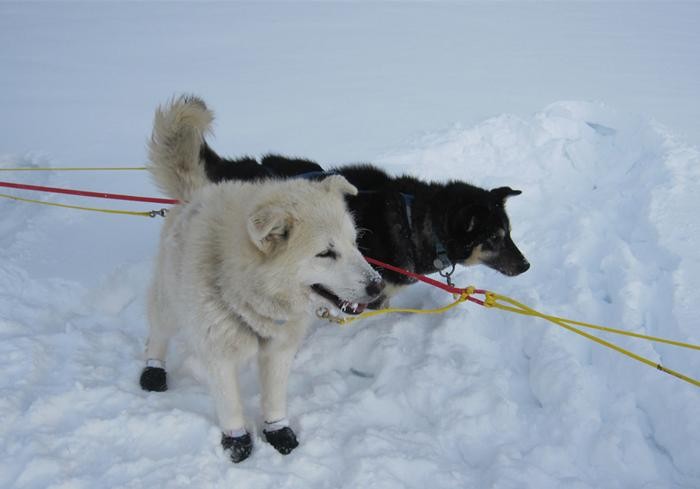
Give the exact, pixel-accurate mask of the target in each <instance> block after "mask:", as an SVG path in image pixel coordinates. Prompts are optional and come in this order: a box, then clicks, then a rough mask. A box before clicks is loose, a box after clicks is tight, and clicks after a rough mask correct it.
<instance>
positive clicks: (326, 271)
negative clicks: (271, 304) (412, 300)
mask: <svg viewBox="0 0 700 489" xmlns="http://www.w3.org/2000/svg"><path fill="white" fill-rule="evenodd" d="M282 186H283V188H282V190H283V192H284V193H281V194H280V193H277V194H276V195H274V196H273V198H271V199H267V200H266V201H263V202H262V203H261V204H259V205H258V206H257V207H256V208H255V209H254V210H253V212H252V213H251V214H250V216H249V217H248V233H249V235H250V238H251V240H252V241H253V243H254V244H255V246H256V247H257V248H258V250H259V251H260V253H262V254H263V255H264V256H265V260H264V267H265V268H266V269H267V270H266V273H271V272H273V273H275V275H277V277H278V280H281V281H284V283H285V284H286V285H287V286H288V287H290V288H299V287H301V288H302V289H304V292H305V295H306V296H307V297H309V299H312V300H313V299H314V298H321V299H324V300H325V301H329V302H330V303H331V304H333V306H335V307H337V308H339V309H340V310H342V311H343V312H346V313H350V314H359V313H360V312H362V311H363V310H364V308H365V307H366V305H367V304H368V303H370V302H372V301H373V300H375V299H376V298H377V297H378V296H379V295H380V293H381V292H382V289H383V288H384V282H383V281H382V279H381V276H380V275H379V274H378V273H377V272H376V271H375V270H374V269H372V267H371V266H370V265H369V264H368V263H367V262H366V261H365V259H364V258H363V256H362V254H361V253H360V251H359V250H358V249H357V243H356V238H357V235H356V231H355V226H354V223H353V221H352V217H351V216H350V214H349V212H348V210H347V207H346V204H345V196H346V195H357V189H356V188H355V187H354V186H352V185H351V184H350V183H349V182H348V181H347V180H346V179H345V178H343V177H342V176H339V175H332V176H329V177H327V178H325V179H324V180H321V181H307V180H293V181H286V182H283V183H282Z"/></svg>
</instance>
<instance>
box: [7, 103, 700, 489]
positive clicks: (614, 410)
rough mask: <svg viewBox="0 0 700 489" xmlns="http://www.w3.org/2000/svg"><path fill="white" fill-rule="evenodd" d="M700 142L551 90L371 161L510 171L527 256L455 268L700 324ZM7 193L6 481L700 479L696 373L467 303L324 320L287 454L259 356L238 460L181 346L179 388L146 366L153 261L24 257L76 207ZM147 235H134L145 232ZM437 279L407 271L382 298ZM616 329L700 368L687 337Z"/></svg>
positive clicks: (620, 483) (568, 312)
mask: <svg viewBox="0 0 700 489" xmlns="http://www.w3.org/2000/svg"><path fill="white" fill-rule="evenodd" d="M699 160H700V155H699V153H698V151H697V149H696V148H693V147H688V146H685V145H684V144H683V143H682V142H679V141H677V140H675V139H674V137H673V136H672V135H669V134H668V133H667V132H666V131H665V130H664V128H662V127H659V126H657V125H656V124H654V123H651V122H649V121H648V120H645V119H643V118H641V117H637V116H634V115H630V114H621V113H619V112H616V111H615V110H614V109H612V108H609V107H605V106H602V105H600V104H593V103H586V102H559V103H555V104H552V105H550V106H549V107H547V108H545V109H544V110H543V111H542V112H540V113H538V114H535V115H534V116H532V117H528V118H523V117H514V116H511V115H503V116H499V117H495V118H493V119H489V120H487V121H485V122H483V123H481V124H479V125H477V126H475V127H469V128H463V127H454V128H451V129H449V130H447V131H443V132H440V133H437V134H429V135H425V136H424V137H421V138H419V139H418V140H416V141H413V142H411V143H410V144H406V145H405V146H404V147H403V148H401V149H400V150H397V151H395V152H392V153H390V154H386V155H384V156H382V158H381V159H380V160H379V162H380V163H381V165H382V166H384V167H386V168H388V169H389V170H390V171H393V172H397V173H399V172H410V173H412V174H415V175H418V176H421V177H424V178H427V179H434V180H441V181H444V180H448V179H466V180H469V181H471V182H473V183H475V184H477V185H481V186H485V187H489V186H493V187H495V186H502V185H510V186H512V187H513V188H518V189H521V190H523V195H522V196H519V197H517V198H513V199H512V200H510V201H509V214H510V216H511V222H512V226H513V236H514V239H515V241H516V242H517V243H518V244H519V246H520V248H521V250H523V252H524V253H525V255H526V256H527V257H528V259H529V260H530V262H531V263H532V268H531V269H530V271H528V272H527V273H526V274H524V275H522V276H520V277H516V278H506V277H503V276H501V275H498V274H497V273H496V272H493V271H490V270H487V269H484V268H470V269H460V270H459V271H458V273H457V275H456V281H457V283H458V284H460V285H467V284H474V285H477V286H480V287H484V288H488V289H492V290H495V291H498V292H500V293H503V294H506V295H509V296H512V297H514V298H516V299H519V300H521V301H523V302H524V303H526V304H528V305H530V306H532V307H534V308H536V309H539V310H542V311H543V312H548V313H551V314H556V315H561V316H565V317H570V318H573V319H580V320H585V321H589V322H594V323H598V324H606V325H610V326H615V327H622V328H626V329H629V330H632V331H636V332H641V333H645V334H651V335H658V336H663V337H670V338H674V339H678V340H681V341H690V342H694V343H700V335H699V334H698V333H697V331H696V330H695V328H693V327H692V325H693V320H694V319H695V318H697V317H698V314H699V313H700V310H699V309H700V307H699V306H698V305H697V304H698V301H697V290H700V282H699V281H700V279H699V278H698V277H700V255H699V254H698V252H697V248H696V246H695V243H697V240H698V239H699V238H700V228H699V227H698V224H697V220H696V219H694V213H695V209H696V208H697V204H698V198H697V196H696V195H695V194H696V189H697V188H698V183H699V181H700V164H699V163H700V161H699ZM134 178H136V177H134ZM0 210H2V212H3V216H4V217H5V216H6V218H5V219H3V224H2V225H3V226H4V228H3V229H4V232H3V233H2V234H1V235H0V239H1V240H2V244H3V246H2V247H1V248H0V258H1V260H2V261H0V263H1V264H0V371H2V375H1V376H0V389H1V391H2V395H0V417H1V418H2V419H3V423H2V426H1V427H0V440H1V441H0V487H13V488H17V489H25V488H27V489H28V488H41V489H44V488H49V487H55V488H58V487H66V488H67V487H71V488H82V487H85V488H89V487H133V488H137V487H147V486H153V487H231V486H234V485H235V486H238V485H240V484H241V483H242V482H241V481H245V483H244V485H245V487H248V488H266V487H271V486H275V487H290V488H291V487H300V488H321V487H333V488H336V487H347V488H351V487H369V486H373V487H416V488H423V487H425V486H431V487H440V488H443V487H444V488H452V487H479V488H482V487H500V488H524V487H531V488H538V489H542V488H561V487H567V488H580V489H584V488H600V487H606V488H628V487H645V488H668V487H688V488H691V487H698V486H700V468H698V465H697V460H698V459H699V458H700V446H698V444H697V443H696V440H697V439H699V438H700V420H699V418H698V417H697V415H696V413H697V409H698V405H699V404H700V391H698V390H697V389H696V388H695V387H692V386H690V385H688V384H685V383H683V382H681V381H679V380H677V379H674V378H672V377H670V376H667V375H665V374H663V373H660V372H658V371H656V370H654V369H651V368H649V367H647V366H645V365H642V364H639V363H636V362H633V361H631V360H629V359H628V358H626V357H623V356H621V355H618V354H617V353H615V352H612V351H609V350H606V349H604V348H602V347H600V346H598V345H595V344H593V343H592V342H588V341H586V340H585V339H583V338H580V337H578V336H575V335H573V334H571V333H569V332H566V331H563V330H560V329H558V328H556V327H555V326H552V325H549V324H547V323H540V322H538V320H536V319H532V318H526V317H521V316H515V315H509V314H507V313H503V312H500V311H494V310H487V309H482V308H478V307H477V306H472V305H465V306H463V307H461V308H460V309H457V310H452V311H450V312H448V313H447V314H445V315H441V316H429V317H417V316H383V317H381V318H377V319H373V320H366V321H362V322H359V323H355V324H354V325H352V326H349V327H346V328H337V327H335V326H331V325H328V324H325V323H318V324H316V325H315V326H314V328H313V330H312V332H311V334H310V335H309V337H308V338H307V340H306V342H305V343H304V345H303V347H302V348H301V350H300V352H299V355H298V357H297V359H296V362H295V366H294V369H293V372H292V377H291V380H290V392H289V407H290V417H291V419H292V424H293V426H294V427H295V428H296V430H297V431H298V434H299V437H300V441H301V445H300V447H299V448H298V449H297V450H296V451H294V452H293V453H292V454H291V455H289V456H287V457H282V456H280V455H279V454H277V453H276V452H275V451H274V450H273V449H272V448H271V447H270V446H268V445H266V444H264V443H263V441H262V439H261V437H260V434H259V431H258V428H257V427H258V426H259V424H260V422H261V420H260V417H259V409H258V404H259V400H260V395H259V391H258V387H257V382H256V380H255V374H256V372H255V369H254V367H252V366H251V368H250V369H249V370H248V371H246V372H245V374H244V378H243V382H242V384H243V392H244V393H245V394H246V396H245V397H246V408H247V412H248V413H249V419H250V420H251V426H250V428H251V429H252V430H254V432H255V442H256V448H255V452H254V453H253V455H252V457H251V458H250V459H249V460H247V461H245V462H244V463H243V464H241V465H238V466H234V465H232V464H231V463H230V462H229V461H228V460H227V459H226V457H225V455H224V454H223V453H222V451H221V450H220V448H219V432H218V429H217V427H216V424H215V416H214V411H213V406H212V403H211V400H210V399H209V397H208V394H207V392H206V389H205V388H204V387H203V386H201V385H200V384H198V383H197V382H196V381H195V380H194V378H193V377H192V375H190V374H189V373H188V370H187V368H186V361H185V358H184V356H183V354H182V353H181V352H180V351H179V350H178V349H177V348H176V349H175V351H174V352H173V355H172V358H170V359H169V362H170V374H171V379H172V382H171V390H170V391H168V392H167V393H145V392H142V391H141V390H140V389H139V387H138V382H137V379H138V375H139V371H140V369H141V366H142V363H141V362H142V361H141V351H142V344H143V341H144V339H145V335H146V325H145V316H144V313H143V308H144V301H143V296H144V293H145V290H146V288H147V284H148V277H149V275H150V267H151V263H150V260H143V259H133V258H132V257H131V255H130V254H129V253H127V252H126V251H123V250H119V249H117V250H111V251H110V254H109V256H107V257H104V259H103V265H104V266H106V267H107V270H106V273H105V274H104V275H103V277H102V279H101V282H100V283H98V284H94V283H92V282H91V281H89V280H80V279H78V280H67V279H55V278H53V279H50V280H48V279H44V278H37V277H36V276H35V275H37V273H36V272H34V271H33V269H32V268H31V267H29V266H28V265H26V263H27V261H26V260H21V259H18V258H17V257H16V253H17V252H18V250H19V249H22V250H24V251H23V252H24V253H29V254H31V253H37V254H39V253H40V254H48V255H50V254H52V253H60V251H61V249H60V248H59V249H55V248H54V247H53V246H52V245H51V244H49V243H50V241H47V238H49V237H50V236H49V233H51V232H52V231H54V230H53V229H51V228H48V229H46V228H39V229H36V228H34V227H33V226H34V225H35V222H36V221H37V220H39V219H44V218H43V217H42V216H41V215H40V214H37V215H33V214H31V213H32V212H39V213H43V212H55V213H56V214H52V216H53V215H56V216H64V215H65V214H64V212H67V211H53V210H52V211H43V210H42V211H35V210H33V208H32V209H30V208H29V207H27V208H22V207H20V206H19V205H18V204H16V203H9V202H0ZM88 222H90V221H88ZM76 225H78V226H83V225H84V223H82V222H78V223H76ZM66 226H67V227H68V229H67V230H66V232H68V231H69V230H70V223H68V224H66ZM109 229H110V228H109V227H107V226H104V227H103V231H104V232H105V233H107V238H112V239H114V240H115V241H116V240H117V239H119V238H120V234H119V232H120V231H121V228H118V229H119V231H111V232H112V234H111V235H110V234H109V233H110V231H109ZM30 230H31V231H32V232H33V233H35V235H34V236H33V237H32V238H31V239H27V238H26V236H25V234H26V233H28V232H29V231H30ZM42 238H43V239H42ZM155 243H156V237H155V235H154V233H150V234H145V235H144V239H143V243H141V246H143V247H144V248H145V247H151V249H149V250H152V249H154V248H155ZM88 245H89V243H88ZM73 264H74V265H76V266H80V263H79V262H75V263H73ZM39 275H40V274H39ZM449 300H450V297H449V296H446V295H445V294H444V293H442V292H441V291H438V290H434V289H431V288H429V287H427V286H424V285H416V286H413V287H411V288H409V289H408V290H407V291H406V292H405V293H404V294H403V295H401V296H400V297H398V298H397V301H396V302H397V303H398V304H410V305H412V306H415V307H430V306H435V305H438V304H444V303H446V302H447V301H449ZM609 339H611V340H614V341H616V342H617V343H619V344H620V345H622V346H624V347H625V348H629V349H632V350H634V351H635V352H638V353H639V354H642V355H644V356H647V357H649V358H650V359H652V360H653V361H655V362H661V363H664V364H666V365H668V366H669V367H671V368H676V369H678V370H681V371H683V372H686V373H689V374H690V375H692V374H693V373H697V372H700V359H698V357H697V355H694V354H693V353H692V352H688V351H682V350H677V349H675V348H672V347H667V346H662V345H654V344H650V343H646V342H640V341H638V340H634V339H628V338H622V339H620V338H609Z"/></svg>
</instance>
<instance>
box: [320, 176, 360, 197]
mask: <svg viewBox="0 0 700 489" xmlns="http://www.w3.org/2000/svg"><path fill="white" fill-rule="evenodd" d="M321 183H322V184H324V185H325V186H326V189H327V190H328V191H329V192H340V193H341V194H343V195H357V187H355V186H354V185H353V184H351V183H350V182H348V181H347V180H346V179H345V177H344V176H342V175H331V176H329V177H326V178H324V179H323V180H322V181H321Z"/></svg>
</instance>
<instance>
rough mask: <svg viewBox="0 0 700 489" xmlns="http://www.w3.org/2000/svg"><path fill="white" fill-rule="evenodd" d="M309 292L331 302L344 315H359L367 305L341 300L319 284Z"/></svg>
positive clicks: (313, 286)
mask: <svg viewBox="0 0 700 489" xmlns="http://www.w3.org/2000/svg"><path fill="white" fill-rule="evenodd" d="M311 290H313V291H314V292H316V293H317V294H318V295H320V296H321V297H323V298H324V299H326V300H329V301H331V302H332V303H333V304H334V305H335V307H337V308H338V309H340V310H341V311H342V312H344V313H345V314H360V313H361V312H363V311H364V310H365V309H366V308H367V304H361V303H359V302H350V301H346V300H343V299H341V298H340V297H338V296H337V295H335V294H334V293H333V292H331V291H330V290H328V289H327V288H325V287H324V286H323V285H321V284H314V285H312V286H311Z"/></svg>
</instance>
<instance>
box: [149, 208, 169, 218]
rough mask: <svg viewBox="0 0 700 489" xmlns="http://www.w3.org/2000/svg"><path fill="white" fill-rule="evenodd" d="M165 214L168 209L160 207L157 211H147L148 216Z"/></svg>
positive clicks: (163, 215) (162, 215)
mask: <svg viewBox="0 0 700 489" xmlns="http://www.w3.org/2000/svg"><path fill="white" fill-rule="evenodd" d="M167 215H168V209H161V210H159V211H150V212H149V213H148V216H149V217H156V216H160V217H165V216H167Z"/></svg>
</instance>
